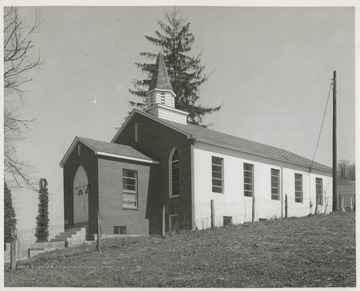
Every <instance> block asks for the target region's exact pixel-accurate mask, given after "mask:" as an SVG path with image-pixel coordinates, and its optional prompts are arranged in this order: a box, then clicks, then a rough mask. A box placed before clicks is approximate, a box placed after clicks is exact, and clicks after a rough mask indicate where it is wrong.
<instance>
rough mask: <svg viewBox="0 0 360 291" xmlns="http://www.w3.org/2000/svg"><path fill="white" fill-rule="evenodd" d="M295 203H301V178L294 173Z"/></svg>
mask: <svg viewBox="0 0 360 291" xmlns="http://www.w3.org/2000/svg"><path fill="white" fill-rule="evenodd" d="M295 202H299V203H302V202H303V176H302V175H301V174H296V173H295Z"/></svg>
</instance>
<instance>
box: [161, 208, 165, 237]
mask: <svg viewBox="0 0 360 291" xmlns="http://www.w3.org/2000/svg"><path fill="white" fill-rule="evenodd" d="M161 236H162V237H165V205H163V209H162V225H161Z"/></svg>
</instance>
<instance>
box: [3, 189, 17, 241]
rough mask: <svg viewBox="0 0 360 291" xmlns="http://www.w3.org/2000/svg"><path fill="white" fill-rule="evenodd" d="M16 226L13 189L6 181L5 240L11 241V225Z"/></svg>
mask: <svg viewBox="0 0 360 291" xmlns="http://www.w3.org/2000/svg"><path fill="white" fill-rule="evenodd" d="M12 226H16V216H15V210H14V207H13V203H12V197H11V191H10V189H9V188H8V187H7V184H6V182H5V183H4V242H10V236H11V227H12Z"/></svg>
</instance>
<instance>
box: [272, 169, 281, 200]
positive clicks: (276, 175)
mask: <svg viewBox="0 0 360 291" xmlns="http://www.w3.org/2000/svg"><path fill="white" fill-rule="evenodd" d="M271 199H272V200H280V171H279V170H276V169H271Z"/></svg>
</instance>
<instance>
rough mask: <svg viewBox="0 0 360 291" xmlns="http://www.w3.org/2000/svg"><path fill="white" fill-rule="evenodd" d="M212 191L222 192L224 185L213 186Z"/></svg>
mask: <svg viewBox="0 0 360 291" xmlns="http://www.w3.org/2000/svg"><path fill="white" fill-rule="evenodd" d="M212 191H213V192H216V193H222V187H216V186H213V187H212Z"/></svg>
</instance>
